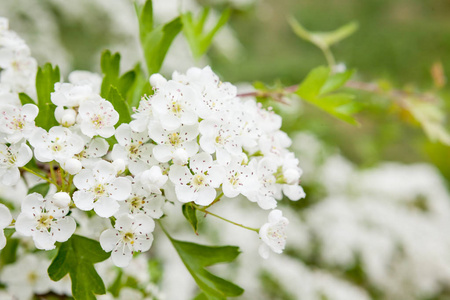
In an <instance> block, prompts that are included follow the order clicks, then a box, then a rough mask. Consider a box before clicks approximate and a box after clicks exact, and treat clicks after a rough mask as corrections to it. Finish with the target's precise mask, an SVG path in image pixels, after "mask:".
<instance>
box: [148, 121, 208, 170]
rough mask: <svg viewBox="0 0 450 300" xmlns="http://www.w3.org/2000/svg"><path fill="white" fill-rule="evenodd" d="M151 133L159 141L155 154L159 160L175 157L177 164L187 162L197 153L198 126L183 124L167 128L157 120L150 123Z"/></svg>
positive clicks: (163, 161) (165, 160) (153, 138)
mask: <svg viewBox="0 0 450 300" xmlns="http://www.w3.org/2000/svg"><path fill="white" fill-rule="evenodd" d="M149 135H150V137H151V138H152V140H153V141H155V142H156V143H157V145H156V146H155V148H153V155H154V157H155V159H156V160H157V161H159V162H162V163H165V162H168V161H169V160H171V159H173V160H174V163H176V164H180V165H182V164H186V163H187V159H188V158H189V157H191V156H192V155H194V154H195V153H197V151H198V148H199V147H198V143H197V141H196V140H195V138H196V137H197V136H198V126H197V125H191V126H187V125H186V126H184V125H181V126H180V128H179V129H177V130H172V131H170V130H166V129H163V128H162V127H161V125H160V124H159V123H157V122H154V123H151V124H149Z"/></svg>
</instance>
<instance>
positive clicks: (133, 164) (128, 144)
mask: <svg viewBox="0 0 450 300" xmlns="http://www.w3.org/2000/svg"><path fill="white" fill-rule="evenodd" d="M115 137H116V140H117V143H118V144H115V145H114V147H113V150H112V152H111V158H112V159H113V160H117V159H122V160H123V161H125V163H126V164H127V165H128V169H129V170H130V172H131V173H132V174H139V173H141V172H143V171H145V170H146V169H147V166H148V165H154V164H156V163H157V161H156V160H155V159H154V158H153V148H154V145H153V144H151V143H148V142H149V140H150V137H149V136H148V133H147V132H145V131H144V132H135V131H132V130H131V127H130V125H128V124H121V125H120V126H119V127H118V128H117V129H116V133H115Z"/></svg>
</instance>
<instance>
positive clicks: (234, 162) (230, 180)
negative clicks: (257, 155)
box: [222, 156, 255, 198]
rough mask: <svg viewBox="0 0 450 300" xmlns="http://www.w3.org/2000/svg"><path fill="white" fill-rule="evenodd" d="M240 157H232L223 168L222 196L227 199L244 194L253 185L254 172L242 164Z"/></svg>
mask: <svg viewBox="0 0 450 300" xmlns="http://www.w3.org/2000/svg"><path fill="white" fill-rule="evenodd" d="M242 160H243V159H242V157H240V156H238V157H233V158H232V159H231V161H230V162H229V163H228V164H227V165H226V166H225V179H224V180H223V184H222V191H223V194H224V195H225V196H227V197H229V198H234V197H236V196H237V195H239V194H241V193H244V192H245V191H246V190H248V189H250V187H251V186H252V185H253V184H255V183H254V182H252V181H254V178H253V177H254V176H255V175H254V172H253V171H252V168H251V167H249V166H248V165H245V164H242Z"/></svg>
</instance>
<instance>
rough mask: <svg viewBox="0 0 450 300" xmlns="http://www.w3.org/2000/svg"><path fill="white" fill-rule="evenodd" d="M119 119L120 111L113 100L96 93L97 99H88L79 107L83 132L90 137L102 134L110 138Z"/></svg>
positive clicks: (79, 122) (79, 120)
mask: <svg viewBox="0 0 450 300" xmlns="http://www.w3.org/2000/svg"><path fill="white" fill-rule="evenodd" d="M118 121H119V113H118V112H117V111H115V110H114V106H113V105H112V104H111V102H109V101H106V100H104V99H103V98H101V97H100V96H98V95H96V97H95V99H93V100H91V99H89V100H86V101H84V102H82V103H81V104H80V107H79V108H78V117H77V123H78V124H80V128H81V132H83V134H85V135H87V136H88V137H91V138H92V137H93V136H94V135H100V136H101V137H104V138H108V137H110V136H112V135H113V134H114V131H115V130H114V125H115V124H116V123H117V122H118Z"/></svg>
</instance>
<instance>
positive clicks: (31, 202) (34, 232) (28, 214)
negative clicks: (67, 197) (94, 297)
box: [16, 193, 76, 250]
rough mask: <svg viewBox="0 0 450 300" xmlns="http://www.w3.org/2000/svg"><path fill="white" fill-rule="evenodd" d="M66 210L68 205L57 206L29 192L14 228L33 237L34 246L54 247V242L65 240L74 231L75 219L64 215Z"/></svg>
mask: <svg viewBox="0 0 450 300" xmlns="http://www.w3.org/2000/svg"><path fill="white" fill-rule="evenodd" d="M68 212H69V207H68V206H65V207H58V206H56V205H54V204H53V203H52V201H51V200H50V201H49V200H47V199H44V198H43V197H42V195H40V194H38V193H33V194H30V195H28V196H27V197H26V198H25V199H24V200H23V202H22V210H21V213H20V215H19V216H18V217H17V221H16V230H17V232H18V233H20V234H23V235H25V236H31V237H33V240H34V243H35V245H36V248H38V249H44V250H51V249H54V248H55V242H65V241H67V240H68V239H69V238H70V237H71V236H72V234H73V233H74V231H75V228H76V224H75V220H74V219H73V218H72V217H70V216H66V215H67V213H68Z"/></svg>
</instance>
